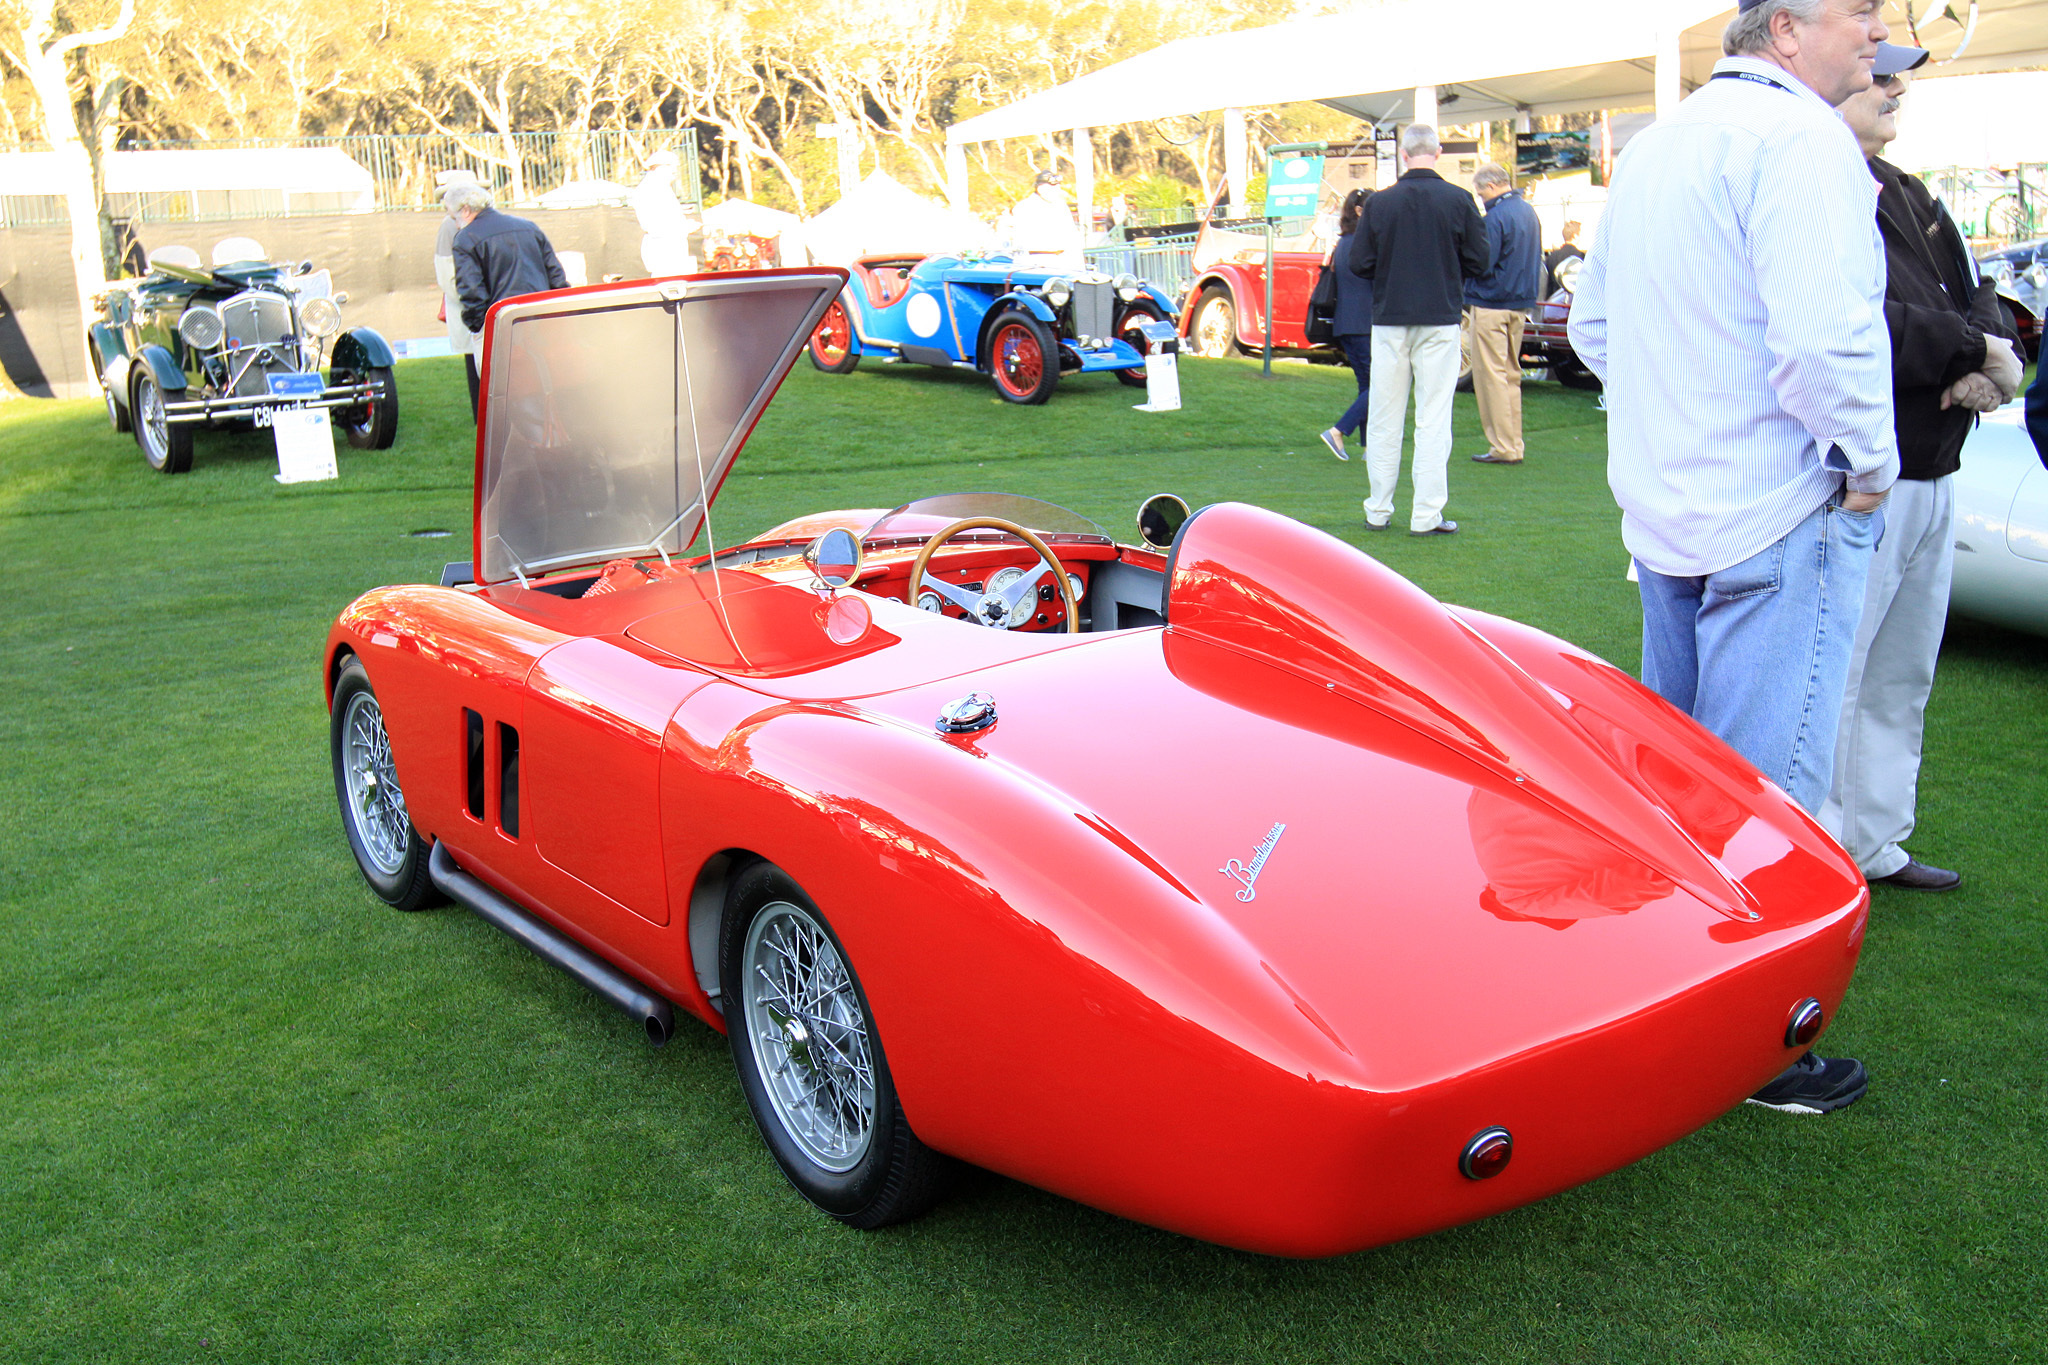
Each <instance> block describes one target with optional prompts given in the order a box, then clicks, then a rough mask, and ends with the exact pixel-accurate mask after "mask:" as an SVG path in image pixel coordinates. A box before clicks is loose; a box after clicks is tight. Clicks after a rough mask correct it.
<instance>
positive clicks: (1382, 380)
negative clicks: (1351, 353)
mask: <svg viewBox="0 0 2048 1365" xmlns="http://www.w3.org/2000/svg"><path fill="white" fill-rule="evenodd" d="M1411 380H1412V381H1413V383H1414V385H1415V460H1414V463H1413V465H1412V466H1411V471H1412V473H1413V475H1414V480H1415V502H1414V505H1413V507H1412V508H1411V509H1410V511H1409V516H1408V529H1409V530H1411V531H1427V530H1430V529H1432V528H1433V527H1435V526H1436V525H1437V524H1438V523H1439V522H1441V521H1442V520H1443V519H1444V515H1443V513H1444V504H1445V503H1446V502H1448V501H1449V500H1450V496H1451V492H1450V482H1449V478H1448V476H1447V475H1446V473H1445V470H1446V467H1447V466H1448V465H1449V463H1450V459H1451V394H1452V392H1453V391H1454V390H1455V389H1456V388H1457V387H1458V329H1457V327H1455V326H1452V325H1448V324H1447V325H1445V326H1442V327H1375V328H1373V329H1372V396H1371V398H1369V399H1368V400H1367V403H1366V409H1367V416H1366V419H1365V472H1366V476H1367V480H1368V486H1369V488H1370V489H1371V496H1369V497H1368V498H1366V500H1365V519H1366V520H1367V521H1369V522H1371V523H1372V524H1373V525H1375V526H1385V525H1386V524H1387V522H1388V521H1390V520H1391V519H1392V518H1393V515H1394V485H1395V484H1397V483H1399V482H1400V479H1401V433H1402V429H1403V428H1404V427H1406V426H1407V425H1408V386H1409V383H1410V381H1411Z"/></svg>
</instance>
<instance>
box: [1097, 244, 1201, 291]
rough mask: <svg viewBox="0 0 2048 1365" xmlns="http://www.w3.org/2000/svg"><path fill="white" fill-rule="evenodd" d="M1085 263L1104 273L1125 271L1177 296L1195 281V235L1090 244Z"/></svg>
mask: <svg viewBox="0 0 2048 1365" xmlns="http://www.w3.org/2000/svg"><path fill="white" fill-rule="evenodd" d="M1087 257H1088V264H1089V265H1090V266H1092V267H1094V268H1095V269H1097V270H1100V271H1102V272H1103V273H1104V274H1107V275H1121V274H1124V273H1126V272H1128V273H1129V274H1132V275H1136V276H1137V277H1138V278H1139V279H1141V280H1144V281H1145V282H1146V283H1148V284H1156V285H1158V286H1159V288H1160V289H1161V290H1162V291H1163V292H1164V293H1165V294H1166V295H1167V297H1168V298H1172V299H1179V298H1180V297H1181V296H1182V295H1184V294H1186V293H1187V292H1188V286H1189V285H1190V284H1193V283H1194V280H1195V238H1194V234H1192V233H1190V234H1188V235H1187V236H1184V237H1152V238H1143V239H1140V240H1137V241H1130V242H1124V243H1121V244H1116V245H1108V246H1098V247H1090V248H1089V249H1088V252H1087Z"/></svg>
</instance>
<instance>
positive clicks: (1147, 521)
mask: <svg viewBox="0 0 2048 1365" xmlns="http://www.w3.org/2000/svg"><path fill="white" fill-rule="evenodd" d="M1187 519H1188V505H1187V503H1186V502H1184V501H1182V500H1181V499H1180V498H1177V497H1175V496H1174V495H1173V494H1171V493H1155V494H1153V495H1152V496H1151V497H1149V498H1147V499H1145V501H1144V502H1143V503H1142V504H1141V505H1140V506H1139V508H1138V534H1139V536H1141V537H1142V538H1143V539H1144V541H1145V543H1146V544H1147V545H1150V546H1151V547H1152V548H1153V549H1155V550H1170V549H1172V548H1173V538H1174V537H1175V536H1177V535H1179V534H1180V528H1181V526H1182V525H1183V524H1184V523H1185V522H1186V521H1187Z"/></svg>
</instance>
